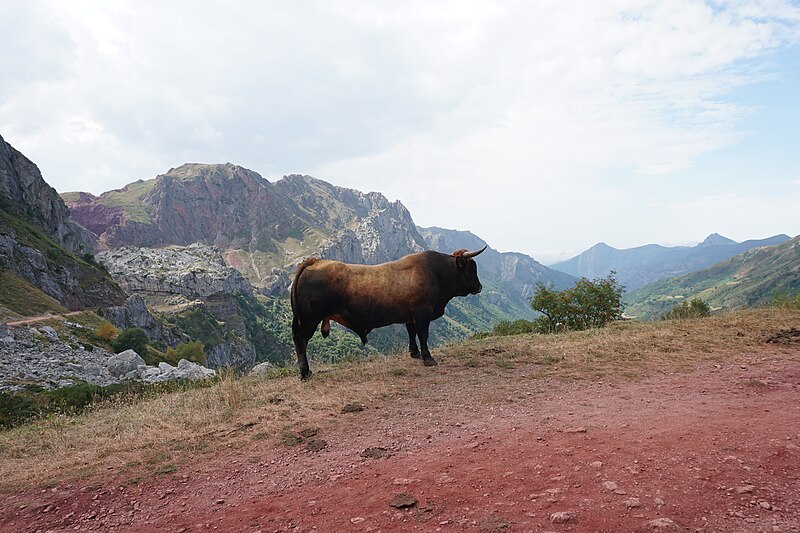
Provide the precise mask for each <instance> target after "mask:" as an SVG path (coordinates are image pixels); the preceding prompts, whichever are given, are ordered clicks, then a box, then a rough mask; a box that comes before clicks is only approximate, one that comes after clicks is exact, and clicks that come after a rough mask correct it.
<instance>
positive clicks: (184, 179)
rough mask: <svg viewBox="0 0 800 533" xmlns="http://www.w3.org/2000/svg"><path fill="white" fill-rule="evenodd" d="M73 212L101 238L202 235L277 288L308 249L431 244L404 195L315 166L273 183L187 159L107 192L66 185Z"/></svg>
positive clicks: (330, 251)
mask: <svg viewBox="0 0 800 533" xmlns="http://www.w3.org/2000/svg"><path fill="white" fill-rule="evenodd" d="M64 198H65V200H66V201H67V204H68V205H69V208H70V211H71V213H72V216H73V217H74V218H75V220H77V221H78V222H79V223H80V224H82V225H83V226H84V227H86V228H88V229H89V230H90V231H91V232H92V233H93V235H94V238H95V240H96V242H97V246H98V247H100V248H114V247H119V246H125V245H131V246H146V247H162V246H167V245H179V246H188V245H190V244H192V243H196V242H199V243H203V244H208V245H212V246H216V247H218V248H220V249H221V250H223V251H224V254H225V259H226V261H227V262H228V263H229V264H230V265H232V266H234V267H235V268H237V269H239V270H240V271H241V272H242V274H244V275H245V276H246V277H247V278H248V279H249V280H250V281H251V282H252V283H253V284H254V285H255V286H256V287H262V288H263V287H266V288H267V290H268V291H271V290H273V289H275V290H278V291H280V290H284V291H285V289H286V286H288V277H287V276H282V279H283V280H284V281H286V283H285V286H282V287H277V288H276V287H274V285H275V281H276V276H277V277H281V276H280V275H281V273H280V272H274V271H273V269H278V270H281V269H286V267H287V266H291V265H293V263H295V262H297V261H299V260H300V259H302V258H303V257H306V256H308V255H311V254H314V253H317V254H320V255H321V256H322V257H326V258H331V259H337V260H341V261H346V262H352V263H379V262H383V261H388V260H390V259H394V258H396V257H399V256H402V255H405V254H407V253H411V252H414V251H419V250H422V249H423V247H424V244H425V242H424V240H423V238H422V237H421V236H420V235H419V234H418V233H417V232H416V228H415V226H414V223H413V220H412V219H411V215H410V214H409V213H408V210H407V209H406V208H405V207H404V206H403V205H402V204H401V203H400V202H389V201H388V200H387V199H386V198H385V197H384V196H383V195H381V194H379V193H374V192H371V193H362V192H359V191H355V190H352V189H345V188H343V187H336V186H333V185H331V184H329V183H326V182H324V181H322V180H317V179H315V178H312V177H310V176H300V175H290V176H286V177H284V178H283V179H281V180H279V181H278V182H276V183H270V182H269V181H267V180H266V179H264V178H262V177H261V176H260V175H259V174H257V173H256V172H253V171H252V170H248V169H245V168H243V167H240V166H238V165H232V164H230V163H227V164H224V165H222V164H221V165H202V164H186V165H182V166H180V167H178V168H173V169H170V170H169V171H168V172H166V173H165V174H161V175H159V176H157V177H156V178H154V179H150V180H139V181H137V182H134V183H131V184H128V185H126V186H125V187H123V188H122V189H119V190H114V191H109V192H106V193H103V194H102V195H100V196H97V197H95V196H93V195H91V194H88V193H82V192H75V193H66V194H64Z"/></svg>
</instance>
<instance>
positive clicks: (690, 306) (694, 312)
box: [661, 298, 711, 320]
mask: <svg viewBox="0 0 800 533" xmlns="http://www.w3.org/2000/svg"><path fill="white" fill-rule="evenodd" d="M706 316H711V308H710V307H709V306H708V304H707V303H706V302H704V301H703V300H701V299H700V298H693V299H692V301H691V302H687V301H685V300H684V301H683V302H681V303H679V304H675V305H674V306H673V307H672V309H670V310H669V311H667V312H666V313H664V314H663V315H661V320H676V319H681V318H702V317H706Z"/></svg>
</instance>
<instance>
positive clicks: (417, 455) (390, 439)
mask: <svg viewBox="0 0 800 533" xmlns="http://www.w3.org/2000/svg"><path fill="white" fill-rule="evenodd" d="M779 350H780V351H779ZM511 375H512V374H509V376H511ZM506 379H507V380H509V379H511V380H513V379H514V378H506ZM446 384H447V381H446V380H442V381H438V382H435V381H434V380H432V382H431V385H430V387H428V389H429V392H430V396H426V394H425V391H426V389H424V388H423V389H422V394H417V395H410V396H409V397H408V398H405V399H404V400H403V401H402V402H399V401H386V402H382V403H379V404H375V405H370V406H366V409H365V410H364V411H361V412H354V413H349V414H340V415H337V416H336V417H332V420H331V421H330V423H326V424H323V425H322V427H320V428H319V431H318V434H317V435H316V436H313V437H309V438H308V440H307V441H306V442H304V443H301V444H299V445H297V446H294V447H286V446H279V447H277V448H276V447H275V446H274V444H270V443H268V442H267V441H263V442H259V441H248V442H247V444H246V445H245V444H242V446H241V448H240V449H234V448H231V450H230V453H229V454H227V455H224V456H218V457H215V458H213V459H210V460H206V461H203V462H200V463H198V464H191V465H186V466H181V467H180V470H178V471H177V472H175V473H172V474H169V475H162V476H158V477H155V478H150V479H145V480H143V481H141V482H140V483H139V484H138V485H132V484H130V483H128V482H126V480H123V479H117V480H106V481H101V482H99V483H97V482H93V483H92V484H88V482H84V483H83V484H75V483H72V484H65V485H60V486H57V487H55V488H48V489H37V490H35V491H25V492H19V493H17V494H12V495H6V496H3V497H2V499H0V531H47V530H51V531H134V532H151V531H175V532H184V531H185V532H189V531H210V530H214V531H245V532H248V531H249V532H255V531H262V532H273V531H304V532H308V531H320V532H339V531H374V532H378V531H382V532H394V531H442V532H448V531H484V532H486V531H495V532H501V531H608V532H618V531H651V530H663V531H673V530H674V531H725V532H738V531H748V532H751V531H752V532H757V531H764V532H773V531H776V532H777V531H780V532H788V531H800V350H798V348H797V346H796V345H794V346H791V347H789V348H774V347H765V348H764V349H763V350H759V351H758V352H757V353H751V354H747V355H743V356H741V357H740V358H738V359H737V360H736V361H735V362H729V363H725V364H723V365H721V366H720V365H705V366H701V367H700V368H698V369H696V370H695V371H693V372H691V373H686V374H659V375H657V376H651V377H650V378H648V379H646V380H643V381H637V382H632V383H631V382H627V383H608V382H605V383H603V382H593V383H569V384H564V383H558V382H555V381H546V380H545V381H541V380H539V381H529V382H522V381H520V382H518V383H517V385H515V387H516V388H514V389H508V390H512V391H514V392H513V393H510V394H509V395H508V397H507V398H503V397H499V398H498V397H495V398H494V399H493V400H492V401H484V400H483V398H485V397H486V386H485V384H480V385H476V390H475V392H474V394H473V391H471V390H465V389H464V382H463V381H462V382H461V383H460V385H458V386H459V387H460V388H459V389H458V390H455V389H452V390H448V389H447V385H446ZM479 389H480V390H479ZM499 389H500V390H499V392H498V394H502V395H505V394H506V393H507V390H504V389H502V387H499ZM243 431H250V430H248V429H246V428H245V429H243ZM314 450H317V451H314ZM365 455H366V456H367V457H365ZM398 494H405V495H406V496H405V497H406V498H407V501H405V502H400V501H394V503H396V504H400V503H409V504H410V503H412V502H414V501H415V502H416V503H415V504H414V505H411V506H409V507H405V508H396V507H393V506H392V505H391V504H392V503H393V499H394V498H396V497H397V495H398ZM556 513H567V514H561V515H559V514H556ZM657 519H669V520H660V521H659V520H657ZM559 520H563V521H564V522H563V523H558V521H559Z"/></svg>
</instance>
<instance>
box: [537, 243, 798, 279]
mask: <svg viewBox="0 0 800 533" xmlns="http://www.w3.org/2000/svg"><path fill="white" fill-rule="evenodd" d="M787 240H789V236H788V235H783V234H781V235H775V236H773V237H769V238H767V239H760V240H748V241H744V242H738V243H737V242H736V241H733V240H731V239H728V238H727V237H723V236H722V235H719V234H718V233H712V234H711V235H709V236H708V237H706V239H705V240H704V241H703V242H701V243H700V244H698V245H696V246H675V247H668V246H660V245H658V244H647V245H644V246H638V247H636V248H627V249H622V250H620V249H617V248H613V247H611V246H609V245H607V244H606V243H603V242H601V243H599V244H596V245H594V246H592V247H591V248H589V249H588V250H586V251H585V252H583V253H581V254H579V255H577V256H575V257H573V258H572V259H568V260H566V261H561V262H559V263H556V264H554V265H551V268H553V269H555V270H559V271H561V272H565V273H567V274H571V275H573V276H578V277H587V278H590V279H594V278H602V277H605V276H607V275H608V274H609V273H610V272H611V271H612V270H613V271H615V272H616V277H617V280H618V281H619V282H620V283H621V284H622V285H624V286H625V287H626V289H627V290H628V291H629V292H630V291H634V290H636V289H638V288H639V287H643V286H644V285H647V284H648V283H650V282H653V281H656V280H659V279H664V278H668V277H673V276H679V275H681V274H686V273H688V272H693V271H695V270H700V269H703V268H707V267H710V266H711V265H713V264H715V263H718V262H720V261H723V260H725V259H728V258H730V257H733V256H735V255H737V254H740V253H742V252H744V251H746V250H750V249H752V248H758V247H761V246H770V245H773V244H779V243H781V242H785V241H787Z"/></svg>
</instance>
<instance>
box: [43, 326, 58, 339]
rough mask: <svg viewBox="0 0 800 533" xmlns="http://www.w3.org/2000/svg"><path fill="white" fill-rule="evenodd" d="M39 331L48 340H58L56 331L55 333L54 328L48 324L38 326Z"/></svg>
mask: <svg viewBox="0 0 800 533" xmlns="http://www.w3.org/2000/svg"><path fill="white" fill-rule="evenodd" d="M39 332H40V333H41V334H42V335H44V338H45V339H47V340H49V341H50V342H58V333H56V330H54V329H53V328H51V327H50V326H42V327H40V328H39Z"/></svg>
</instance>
